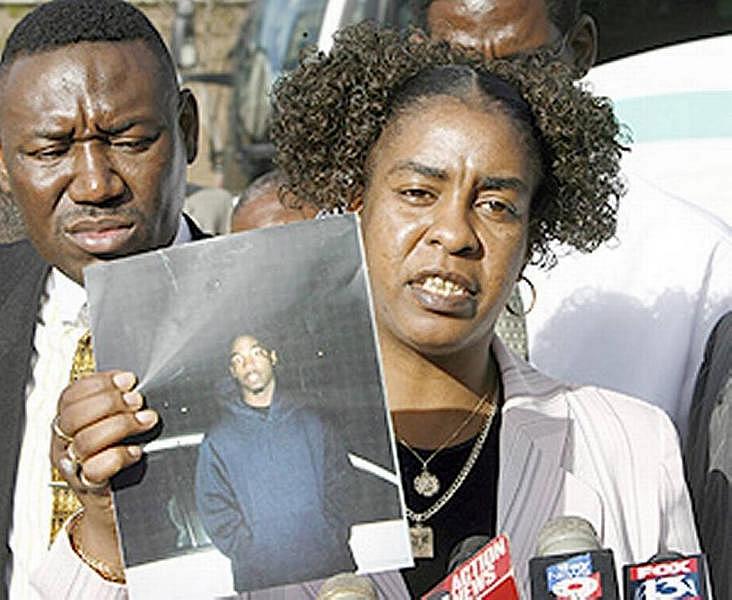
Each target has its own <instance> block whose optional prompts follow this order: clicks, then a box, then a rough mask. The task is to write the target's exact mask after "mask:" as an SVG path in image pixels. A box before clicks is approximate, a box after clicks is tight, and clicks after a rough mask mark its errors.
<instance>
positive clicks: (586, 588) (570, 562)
mask: <svg viewBox="0 0 732 600" xmlns="http://www.w3.org/2000/svg"><path fill="white" fill-rule="evenodd" d="M546 581H547V587H548V588H549V592H550V593H551V594H552V595H553V596H554V597H555V598H557V599H558V600H594V599H595V598H602V580H601V578H600V573H599V572H596V571H595V569H594V568H593V565H592V556H591V555H590V554H589V553H587V554H579V555H577V556H573V557H572V558H568V559H567V560H565V561H563V562H560V563H557V564H554V565H551V566H549V567H547V569H546Z"/></svg>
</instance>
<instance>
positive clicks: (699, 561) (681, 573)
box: [623, 554, 711, 600]
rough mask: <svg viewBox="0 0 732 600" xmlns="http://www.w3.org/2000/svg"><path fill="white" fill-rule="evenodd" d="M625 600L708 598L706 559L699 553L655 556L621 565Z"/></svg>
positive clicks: (704, 599) (696, 599)
mask: <svg viewBox="0 0 732 600" xmlns="http://www.w3.org/2000/svg"><path fill="white" fill-rule="evenodd" d="M623 581H624V593H625V598H626V600H671V599H673V600H709V599H710V598H711V594H709V587H708V583H707V582H708V579H707V567H706V560H705V559H704V556H703V555H701V554H696V555H693V556H679V557H678V558H672V559H668V558H655V559H651V560H650V561H649V562H647V563H644V564H638V565H626V566H624V567H623Z"/></svg>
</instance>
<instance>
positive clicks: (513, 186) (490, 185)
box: [478, 176, 528, 192]
mask: <svg viewBox="0 0 732 600" xmlns="http://www.w3.org/2000/svg"><path fill="white" fill-rule="evenodd" d="M478 189H479V190H507V189H508V190H516V191H518V192H525V191H527V189H528V186H527V185H526V184H525V183H524V182H523V181H522V180H521V179H519V178H518V177H490V176H489V177H483V178H482V179H481V180H480V181H479V182H478Z"/></svg>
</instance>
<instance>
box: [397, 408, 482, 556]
mask: <svg viewBox="0 0 732 600" xmlns="http://www.w3.org/2000/svg"><path fill="white" fill-rule="evenodd" d="M495 414H496V405H495V404H493V405H492V406H491V412H490V413H489V414H487V415H486V417H485V423H484V424H483V427H482V429H481V430H480V433H479V434H478V437H476V438H475V443H474V444H473V448H472V449H471V450H470V454H469V455H468V458H467V460H466V461H465V464H464V465H463V468H462V469H460V472H459V473H458V474H457V476H456V477H455V479H454V481H453V482H452V484H450V487H449V488H447V490H446V491H445V493H444V494H442V496H440V497H439V498H438V499H437V501H436V502H435V503H434V504H433V505H432V506H430V507H429V508H428V509H427V510H425V511H423V512H421V513H416V512H414V511H413V510H412V509H411V508H409V507H408V506H407V507H406V509H407V510H406V514H407V518H408V519H409V521H410V522H411V523H413V524H412V525H410V527H409V537H410V541H411V544H412V555H413V556H414V558H434V532H433V530H432V527H430V526H428V525H425V522H426V521H427V520H428V519H430V518H431V517H433V516H434V515H435V514H437V511H439V510H440V509H442V507H443V506H445V504H447V503H448V502H449V501H450V499H451V498H452V497H453V496H454V495H455V493H456V492H457V491H458V489H460V486H461V485H462V484H463V482H464V481H465V480H466V479H467V478H468V475H470V471H472V469H473V465H475V463H476V462H477V460H478V456H479V455H480V452H481V450H482V449H483V444H485V440H486V438H487V437H488V432H489V431H490V428H491V424H492V423H493V417H494V416H495Z"/></svg>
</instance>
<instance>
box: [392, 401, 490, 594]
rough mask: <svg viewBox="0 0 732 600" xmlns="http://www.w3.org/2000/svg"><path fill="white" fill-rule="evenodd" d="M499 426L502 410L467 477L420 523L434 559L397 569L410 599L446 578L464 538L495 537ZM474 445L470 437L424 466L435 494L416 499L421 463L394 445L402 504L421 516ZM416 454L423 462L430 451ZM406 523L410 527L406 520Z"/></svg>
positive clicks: (449, 482) (409, 453)
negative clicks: (434, 480) (429, 534)
mask: <svg viewBox="0 0 732 600" xmlns="http://www.w3.org/2000/svg"><path fill="white" fill-rule="evenodd" d="M500 426H501V411H500V409H498V410H497V411H496V415H495V417H494V418H493V423H492V424H491V428H490V431H489V433H488V437H487V438H486V440H485V444H484V445H483V449H482V450H481V452H480V454H479V456H478V459H477V461H476V463H475V464H474V465H473V469H472V470H471V471H470V474H469V475H468V476H467V478H466V479H465V481H464V482H463V484H462V485H461V486H460V488H459V489H458V491H457V492H455V495H454V496H453V497H452V498H451V499H450V500H449V501H448V502H447V504H445V506H443V507H442V509H440V510H439V511H438V512H437V514H435V515H434V516H433V517H431V518H430V519H428V520H427V521H426V522H424V523H423V525H425V526H428V527H431V528H432V531H433V538H434V558H433V559H415V561H414V562H415V567H413V568H411V569H402V571H401V573H402V576H403V577H404V580H405V582H406V584H407V587H408V588H409V592H410V595H411V596H412V597H413V598H419V597H420V596H421V595H422V594H424V593H426V592H428V591H429V590H430V589H432V588H433V587H434V586H435V585H437V584H438V583H439V582H440V581H442V580H443V579H444V578H445V576H446V575H447V566H448V562H449V557H450V554H451V553H452V551H453V549H454V548H455V547H456V546H457V545H458V544H459V543H460V542H462V541H463V540H464V539H465V538H467V537H470V536H473V535H485V536H488V537H490V538H492V537H494V536H495V535H496V504H497V490H498V438H499V435H498V434H499V431H500ZM474 444H475V438H472V439H470V440H467V441H466V442H463V443H462V444H458V445H457V446H451V447H448V448H445V449H444V450H442V451H441V452H440V453H439V454H438V455H437V456H435V457H434V458H433V459H432V460H431V461H430V462H429V465H428V470H429V472H430V473H432V474H434V475H436V476H437V477H438V479H439V480H440V491H439V492H437V494H435V495H434V496H432V497H431V498H425V497H424V496H420V495H419V494H418V493H417V492H416V491H415V490H414V484H413V481H414V478H415V477H416V476H417V475H419V473H420V472H421V471H422V465H421V464H420V463H419V461H418V460H417V459H416V458H415V457H414V456H413V455H412V453H411V452H410V451H409V450H407V449H406V448H405V447H404V446H402V445H401V444H397V450H398V452H397V454H398V457H399V466H400V469H401V475H402V484H403V486H404V499H405V501H406V504H407V506H408V507H409V508H410V509H411V510H412V511H414V512H416V513H421V512H424V511H426V510H427V509H428V508H429V507H430V506H432V505H433V504H434V503H435V502H436V501H437V500H438V499H439V498H440V497H441V496H442V494H444V493H445V491H446V490H447V488H448V487H450V485H451V484H452V482H453V481H454V480H455V477H457V474H458V473H459V472H460V470H461V469H462V468H463V465H465V461H466V460H467V459H468V456H469V455H470V451H471V450H472V449H473V445H474ZM415 450H416V452H417V453H418V454H419V455H420V456H421V457H422V458H423V459H426V458H427V457H428V456H429V455H430V454H431V453H432V450H421V449H415ZM410 525H413V523H411V522H410Z"/></svg>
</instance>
